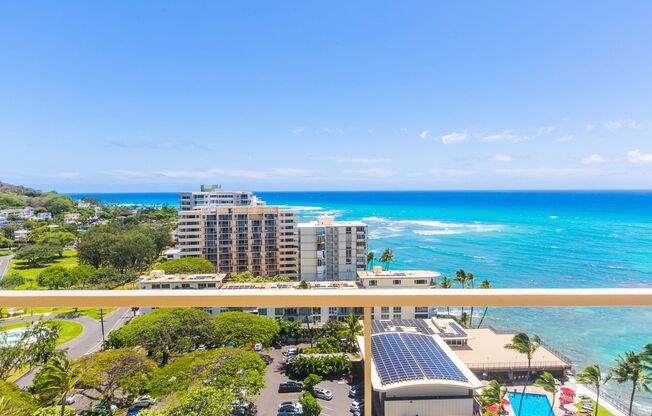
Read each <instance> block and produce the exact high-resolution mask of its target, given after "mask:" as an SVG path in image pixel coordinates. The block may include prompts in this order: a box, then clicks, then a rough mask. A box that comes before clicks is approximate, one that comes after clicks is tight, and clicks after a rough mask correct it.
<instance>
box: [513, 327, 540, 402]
mask: <svg viewBox="0 0 652 416" xmlns="http://www.w3.org/2000/svg"><path fill="white" fill-rule="evenodd" d="M540 345H541V338H539V336H538V335H534V336H533V337H532V338H530V337H529V336H528V335H527V334H526V333H523V332H519V333H518V334H516V335H514V337H513V338H512V343H511V344H507V345H505V348H507V349H510V350H514V351H517V352H518V353H520V354H523V355H525V356H526V357H527V378H526V379H525V383H523V392H522V394H523V396H525V388H526V387H527V383H528V382H529V381H530V375H531V374H532V357H533V356H534V353H535V352H536V350H537V349H539V346H540ZM522 406H523V400H521V401H520V402H519V405H518V414H519V415H520V414H522V413H521V407H522Z"/></svg>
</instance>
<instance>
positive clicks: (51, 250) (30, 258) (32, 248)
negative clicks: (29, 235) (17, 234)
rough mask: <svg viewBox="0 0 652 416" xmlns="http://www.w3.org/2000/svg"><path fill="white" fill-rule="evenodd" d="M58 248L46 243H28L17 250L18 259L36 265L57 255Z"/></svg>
mask: <svg viewBox="0 0 652 416" xmlns="http://www.w3.org/2000/svg"><path fill="white" fill-rule="evenodd" d="M57 250H58V248H57V247H55V246H53V245H51V244H46V243H37V244H26V245H22V246H20V247H19V248H18V250H16V260H24V261H26V262H27V263H28V264H29V265H30V266H32V267H36V266H39V265H41V264H42V263H44V262H46V261H48V260H51V259H52V258H53V257H55V256H56V255H57V252H58V251H57Z"/></svg>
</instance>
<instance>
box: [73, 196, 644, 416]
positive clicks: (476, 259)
mask: <svg viewBox="0 0 652 416" xmlns="http://www.w3.org/2000/svg"><path fill="white" fill-rule="evenodd" d="M257 194H258V195H259V196H260V197H261V198H263V199H264V200H266V201H267V202H268V203H269V204H282V205H291V206H299V207H302V210H301V215H302V216H303V217H305V218H307V219H309V218H314V217H316V216H318V215H323V214H330V215H335V216H337V217H338V218H340V219H362V220H364V221H365V222H367V223H368V224H369V232H370V240H369V245H370V249H371V250H373V251H376V252H380V251H382V249H384V248H386V247H389V248H392V249H393V251H394V255H395V257H396V263H395V264H394V265H393V266H392V267H397V268H412V269H432V270H438V271H441V272H442V273H444V274H447V275H449V276H454V273H455V270H457V269H459V268H463V269H465V270H466V271H472V272H473V273H474V275H475V276H476V280H477V281H478V282H479V281H482V280H484V279H488V280H489V281H490V282H491V283H492V284H493V286H495V287H526V288H528V287H539V288H542V287H555V288H564V287H567V288H571V287H580V288H585V287H652V192H274V193H272V192H260V193H257ZM86 195H89V194H86ZM74 196H75V197H79V196H80V195H74ZM90 196H96V197H99V198H100V199H102V200H104V201H110V200H119V201H122V202H124V203H144V204H169V205H173V206H176V205H177V203H178V201H177V194H176V193H149V194H147V193H143V194H96V195H90ZM486 320H487V322H488V323H489V324H490V325H493V326H496V327H499V328H504V329H515V330H524V331H527V332H530V333H532V332H536V333H538V334H539V335H540V336H541V337H542V338H543V339H544V340H545V341H546V342H547V343H548V344H551V345H553V346H555V347H556V348H557V349H559V350H561V351H563V352H564V353H565V354H566V355H567V356H569V357H570V358H571V359H572V360H573V362H574V363H575V364H576V366H583V365H586V364H588V363H594V362H595V363H600V364H601V365H602V366H604V367H606V366H609V365H611V364H612V363H613V360H614V358H615V356H616V355H618V354H620V353H622V352H624V351H638V350H640V349H641V348H642V347H643V345H645V344H646V343H649V342H652V308H605V309H596V308H555V309H541V308H527V309H507V308H503V309H496V308H492V309H490V310H489V312H488V314H487V319H486ZM608 388H609V389H610V390H611V392H612V393H614V394H618V395H619V396H622V397H623V398H626V392H625V391H622V392H621V390H620V389H617V388H614V387H613V386H612V387H608ZM641 397H642V396H641ZM625 401H626V399H625ZM649 413H650V412H649V411H648V412H647V413H646V414H647V415H649Z"/></svg>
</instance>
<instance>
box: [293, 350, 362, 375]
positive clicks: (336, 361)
mask: <svg viewBox="0 0 652 416" xmlns="http://www.w3.org/2000/svg"><path fill="white" fill-rule="evenodd" d="M350 371H351V361H349V359H348V357H346V356H345V355H322V356H315V355H300V356H298V357H296V358H295V359H293V360H292V361H290V364H289V367H288V374H289V375H290V377H291V378H294V379H304V378H306V377H308V376H309V375H310V374H315V375H318V376H322V377H324V378H329V379H333V378H340V377H343V376H344V375H346V374H348V373H349V372H350Z"/></svg>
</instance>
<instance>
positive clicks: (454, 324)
mask: <svg viewBox="0 0 652 416" xmlns="http://www.w3.org/2000/svg"><path fill="white" fill-rule="evenodd" d="M449 326H450V327H451V328H453V329H454V330H455V332H457V334H458V335H461V336H467V335H468V334H467V332H466V331H465V330H464V329H463V328H462V327H461V326H460V325H459V324H458V323H457V322H453V321H451V322H450V324H449Z"/></svg>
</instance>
